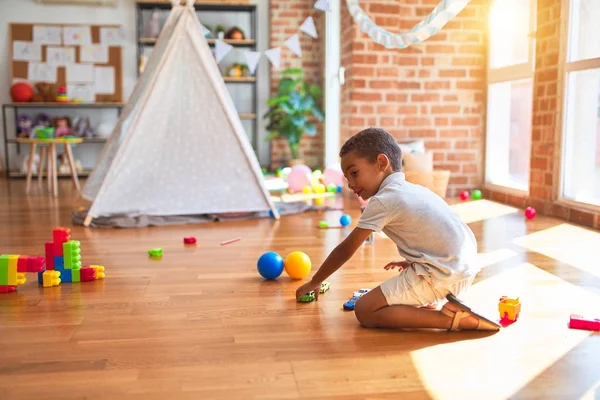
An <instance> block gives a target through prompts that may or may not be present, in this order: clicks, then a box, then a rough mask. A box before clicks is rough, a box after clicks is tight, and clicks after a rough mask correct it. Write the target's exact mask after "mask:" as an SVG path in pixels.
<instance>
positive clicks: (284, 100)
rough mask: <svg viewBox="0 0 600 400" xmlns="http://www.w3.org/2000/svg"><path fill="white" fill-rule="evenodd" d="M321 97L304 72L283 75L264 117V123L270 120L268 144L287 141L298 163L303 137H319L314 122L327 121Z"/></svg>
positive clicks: (319, 91)
mask: <svg viewBox="0 0 600 400" xmlns="http://www.w3.org/2000/svg"><path fill="white" fill-rule="evenodd" d="M321 94H322V91H321V88H320V87H319V86H317V85H312V84H310V83H308V82H306V81H305V80H304V78H303V71H302V70H301V69H299V68H290V69H286V70H285V71H283V78H281V80H280V81H279V86H278V88H277V94H276V96H275V97H272V98H270V99H269V101H268V102H267V105H268V106H269V111H267V112H266V114H265V115H264V118H265V119H267V118H268V119H269V120H270V122H269V125H267V131H269V135H268V136H267V140H271V139H273V138H276V137H284V138H286V139H287V141H288V143H289V145H290V150H291V152H292V158H294V159H297V158H298V150H299V147H300V146H299V145H300V139H301V138H302V135H305V134H306V135H309V136H314V135H316V134H317V127H316V126H315V124H314V119H315V118H316V119H317V120H319V121H322V120H323V118H324V115H323V111H322V110H321V108H319V103H320V100H321ZM312 117H314V118H312Z"/></svg>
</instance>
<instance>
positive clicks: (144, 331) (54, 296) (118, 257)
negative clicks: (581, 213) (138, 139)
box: [0, 180, 600, 400]
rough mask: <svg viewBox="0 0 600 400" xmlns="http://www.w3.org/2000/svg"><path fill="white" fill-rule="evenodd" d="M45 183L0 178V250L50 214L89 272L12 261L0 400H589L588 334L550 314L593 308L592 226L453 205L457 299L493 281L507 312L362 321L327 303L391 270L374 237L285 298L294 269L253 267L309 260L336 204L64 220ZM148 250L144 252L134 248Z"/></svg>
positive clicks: (478, 300)
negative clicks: (273, 213)
mask: <svg viewBox="0 0 600 400" xmlns="http://www.w3.org/2000/svg"><path fill="white" fill-rule="evenodd" d="M60 193H61V195H60V196H61V197H60V198H59V199H58V200H55V199H53V198H51V197H49V196H48V195H46V194H41V193H33V194H32V195H31V196H29V197H26V196H24V182H23V181H11V182H10V183H7V182H6V181H3V180H0V204H1V205H2V207H1V208H0V227H1V229H0V253H12V254H25V255H43V252H44V242H45V241H47V240H50V239H51V230H52V228H54V227H56V226H68V227H71V229H72V236H73V238H74V239H76V240H79V241H81V243H82V254H83V261H84V264H101V265H104V266H105V267H106V270H107V278H106V280H104V281H96V282H90V283H83V284H63V285H61V286H59V287H55V288H49V289H43V288H40V287H38V285H37V283H36V282H35V276H33V275H30V276H29V282H27V283H26V284H25V285H23V286H20V287H19V290H18V292H16V293H10V294H1V295H0V399H2V400H8V399H36V400H42V399H51V398H52V399H111V400H112V399H144V400H146V399H161V400H162V399H308V398H310V399H430V398H431V399H452V400H454V399H486V400H487V399H504V398H514V399H522V398H523V399H524V398H527V399H548V398H550V399H579V398H585V399H598V398H600V361H599V355H600V336H599V335H598V334H591V333H590V332H586V331H576V330H569V329H568V328H567V322H568V318H569V314H570V313H583V314H588V315H590V316H591V315H595V317H600V267H599V263H598V249H600V235H599V234H598V233H597V232H594V231H590V230H587V229H584V228H581V227H578V226H574V225H571V224H567V223H565V222H563V221H560V220H556V219H551V218H545V217H540V216H538V217H537V218H536V219H535V220H533V221H526V220H525V219H524V218H523V216H522V212H521V211H520V210H516V209H513V208H510V207H506V206H502V205H499V204H495V203H491V202H488V201H485V200H482V201H478V202H470V203H463V204H457V205H456V206H455V207H456V210H457V212H459V213H460V215H461V216H463V218H465V220H466V221H468V222H469V224H470V226H471V228H472V229H473V231H474V232H475V233H476V235H477V238H478V240H479V251H480V256H481V262H482V264H483V267H484V268H483V271H482V272H481V274H480V275H479V276H478V279H477V281H476V283H475V285H474V287H473V288H472V290H471V291H470V293H469V294H468V295H467V296H466V297H465V300H466V301H468V302H469V303H470V304H471V305H472V306H474V307H475V308H477V309H479V310H481V311H484V312H487V313H489V315H491V316H493V317H494V318H496V317H497V311H496V307H497V301H498V298H499V297H500V296H501V295H512V296H519V297H520V298H521V301H522V303H523V310H522V313H521V318H520V319H519V321H518V322H517V323H515V324H513V325H512V326H509V327H507V328H505V329H503V330H502V331H500V332H499V333H497V334H493V335H489V334H480V333H447V332H423V331H421V332H419V331H404V332H403V331H384V330H368V329H364V328H361V327H360V326H359V324H358V323H357V321H356V319H355V317H354V315H353V313H351V312H344V311H343V310H342V304H343V302H344V301H345V300H346V299H347V298H348V297H350V296H351V294H352V292H353V291H354V290H356V289H358V288H361V287H371V288H372V287H375V286H376V285H377V284H379V283H380V282H382V281H383V280H385V279H387V278H388V277H390V276H392V274H393V272H386V271H384V270H383V268H382V267H383V266H384V265H385V263H386V262H388V261H390V260H395V259H397V252H396V250H395V248H394V245H393V244H392V243H391V241H389V239H386V238H384V237H377V238H376V241H375V244H374V245H367V246H364V248H362V249H361V250H360V251H359V252H358V253H357V254H356V255H355V256H354V258H352V260H351V261H350V262H349V263H348V264H347V265H346V266H345V268H343V269H342V270H341V271H339V272H338V273H337V274H335V275H334V276H333V277H332V278H331V279H330V281H331V286H332V289H331V290H330V291H329V292H328V293H326V294H325V295H323V296H321V299H320V300H319V301H318V302H316V303H311V304H298V303H296V302H295V301H294V291H295V289H296V287H297V286H298V282H294V281H291V280H290V279H289V278H287V277H285V276H282V277H281V278H280V279H279V280H277V281H274V282H266V281H264V280H262V279H261V278H260V277H259V276H258V274H257V272H256V260H257V258H258V257H259V256H260V255H261V254H262V253H263V252H266V251H277V252H279V253H280V254H282V255H283V256H285V255H286V254H287V253H289V252H291V251H294V250H301V251H304V252H306V253H307V254H308V255H309V256H310V257H311V258H312V261H313V265H314V266H315V267H316V266H318V265H319V263H320V262H321V261H323V259H324V258H325V257H326V255H327V254H328V252H329V251H330V250H331V249H333V247H334V246H335V245H336V244H337V243H338V242H339V241H340V240H341V239H342V238H343V237H344V235H346V234H347V231H345V230H339V229H336V230H319V229H317V228H316V226H317V223H318V221H319V220H320V219H328V220H330V221H332V222H334V221H336V220H337V219H338V218H339V215H340V212H339V211H336V212H330V213H326V214H322V215H319V214H316V213H305V214H300V215H294V216H288V217H283V218H282V220H281V221H280V222H274V221H272V220H252V221H243V222H222V223H214V224H205V225H188V226H177V227H166V228H151V229H140V230H94V229H89V230H88V229H83V228H81V227H73V226H71V223H70V212H71V210H72V206H73V204H74V198H73V192H72V191H71V189H70V183H69V182H68V181H66V180H63V181H61V182H60ZM207 195H208V194H207ZM346 205H347V210H348V211H349V212H350V213H351V215H352V217H353V218H354V220H355V221H356V219H357V218H358V213H359V212H358V210H357V208H356V204H355V203H353V202H351V201H347V202H346ZM184 236H196V237H198V239H199V243H198V246H197V247H192V248H189V247H188V248H185V247H184V246H183V244H182V238H183V237H184ZM236 236H241V237H242V238H243V240H242V241H240V242H237V243H234V244H231V245H228V246H224V247H221V246H220V245H219V243H220V241H222V240H225V239H229V238H232V237H236ZM152 247H162V248H163V249H164V252H165V255H164V257H163V259H162V260H160V261H156V260H150V259H148V256H147V250H148V249H149V248H152Z"/></svg>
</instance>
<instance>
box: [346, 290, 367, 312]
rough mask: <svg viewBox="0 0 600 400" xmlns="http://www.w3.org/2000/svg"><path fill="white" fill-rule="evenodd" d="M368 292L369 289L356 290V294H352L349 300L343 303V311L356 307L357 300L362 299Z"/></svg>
mask: <svg viewBox="0 0 600 400" xmlns="http://www.w3.org/2000/svg"><path fill="white" fill-rule="evenodd" d="M370 290H371V289H358V290H357V291H356V292H354V293H352V297H351V298H350V300H348V301H347V302H345V303H344V310H346V311H352V310H354V307H355V306H356V302H357V301H358V299H360V298H361V297H363V296H364V295H365V294H367V293H369V291H370Z"/></svg>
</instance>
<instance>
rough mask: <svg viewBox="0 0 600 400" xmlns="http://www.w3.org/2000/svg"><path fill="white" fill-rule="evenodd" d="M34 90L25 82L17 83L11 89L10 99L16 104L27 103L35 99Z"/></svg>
mask: <svg viewBox="0 0 600 400" xmlns="http://www.w3.org/2000/svg"><path fill="white" fill-rule="evenodd" d="M33 95H34V93H33V88H32V87H31V85H29V84H28V83H25V82H19V83H15V84H14V85H12V86H11V88H10V97H12V100H13V101H14V102H15V103H27V102H30V101H31V100H32V99H33Z"/></svg>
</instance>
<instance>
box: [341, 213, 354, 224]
mask: <svg viewBox="0 0 600 400" xmlns="http://www.w3.org/2000/svg"><path fill="white" fill-rule="evenodd" d="M351 223H352V218H350V216H349V215H348V214H344V215H342V216H341V217H340V225H341V226H348V225H350V224H351Z"/></svg>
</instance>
